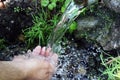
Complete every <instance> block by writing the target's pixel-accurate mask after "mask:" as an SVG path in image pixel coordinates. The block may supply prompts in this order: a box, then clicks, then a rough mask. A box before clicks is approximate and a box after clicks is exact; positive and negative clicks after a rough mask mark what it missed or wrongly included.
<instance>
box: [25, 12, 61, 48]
mask: <svg viewBox="0 0 120 80" xmlns="http://www.w3.org/2000/svg"><path fill="white" fill-rule="evenodd" d="M48 16H49V15H48V13H47V12H45V11H44V10H42V13H39V14H38V15H34V16H33V23H34V25H33V26H32V27H30V28H27V29H25V30H23V33H24V35H25V39H26V43H27V44H28V47H30V45H32V44H33V43H37V42H38V43H39V44H40V45H42V46H43V45H46V43H47V39H48V37H49V35H50V33H51V31H52V30H53V28H54V27H55V26H56V24H57V22H58V20H59V19H58V15H54V16H53V17H52V19H50V20H49V19H48Z"/></svg>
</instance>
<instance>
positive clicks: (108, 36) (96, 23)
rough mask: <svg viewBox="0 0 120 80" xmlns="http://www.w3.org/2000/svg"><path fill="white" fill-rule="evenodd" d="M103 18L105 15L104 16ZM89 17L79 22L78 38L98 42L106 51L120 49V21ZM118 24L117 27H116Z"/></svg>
mask: <svg viewBox="0 0 120 80" xmlns="http://www.w3.org/2000/svg"><path fill="white" fill-rule="evenodd" d="M102 16H103V15H102ZM103 17H104V18H102V17H100V16H99V17H93V16H88V17H84V18H80V19H78V20H77V23H78V27H77V31H76V32H75V37H76V38H79V39H80V38H83V37H84V38H86V39H87V40H92V41H95V42H96V41H97V42H98V43H100V44H101V46H102V47H103V49H104V50H113V49H117V48H120V26H119V24H120V23H119V21H114V22H113V21H112V20H111V19H110V18H109V17H108V16H106V15H104V16H103ZM116 24H118V25H117V27H116Z"/></svg>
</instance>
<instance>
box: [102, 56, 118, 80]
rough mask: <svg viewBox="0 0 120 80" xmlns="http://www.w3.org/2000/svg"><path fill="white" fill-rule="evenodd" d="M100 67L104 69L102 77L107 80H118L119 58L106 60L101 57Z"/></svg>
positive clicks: (110, 57)
mask: <svg viewBox="0 0 120 80" xmlns="http://www.w3.org/2000/svg"><path fill="white" fill-rule="evenodd" d="M100 57H101V61H102V65H103V66H104V67H105V70H104V71H103V75H107V77H108V78H107V80H120V56H118V57H113V56H110V55H109V57H108V58H103V55H101V56H100Z"/></svg>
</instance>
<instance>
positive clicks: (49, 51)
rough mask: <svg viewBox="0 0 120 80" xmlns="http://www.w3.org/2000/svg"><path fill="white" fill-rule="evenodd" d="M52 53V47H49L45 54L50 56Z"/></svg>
mask: <svg viewBox="0 0 120 80" xmlns="http://www.w3.org/2000/svg"><path fill="white" fill-rule="evenodd" d="M50 55H51V48H50V47H49V48H47V50H46V52H45V56H46V57H47V56H50Z"/></svg>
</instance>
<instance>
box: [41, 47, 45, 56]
mask: <svg viewBox="0 0 120 80" xmlns="http://www.w3.org/2000/svg"><path fill="white" fill-rule="evenodd" d="M45 52H46V47H43V48H42V49H41V52H40V55H42V56H45Z"/></svg>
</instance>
